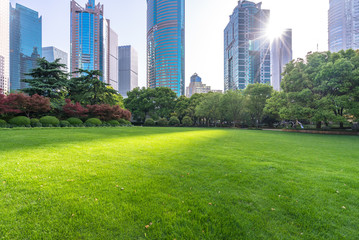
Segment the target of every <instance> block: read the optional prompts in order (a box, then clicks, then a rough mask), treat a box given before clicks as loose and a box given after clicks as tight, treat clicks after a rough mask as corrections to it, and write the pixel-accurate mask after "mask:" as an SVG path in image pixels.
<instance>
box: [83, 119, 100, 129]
mask: <svg viewBox="0 0 359 240" xmlns="http://www.w3.org/2000/svg"><path fill="white" fill-rule="evenodd" d="M100 125H102V122H101V120H100V119H98V118H90V119H87V120H86V122H85V126H86V127H97V126H100Z"/></svg>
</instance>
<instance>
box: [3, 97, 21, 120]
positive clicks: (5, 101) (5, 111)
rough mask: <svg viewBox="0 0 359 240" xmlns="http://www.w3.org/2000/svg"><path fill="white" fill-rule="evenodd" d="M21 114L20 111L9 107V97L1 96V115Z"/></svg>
mask: <svg viewBox="0 0 359 240" xmlns="http://www.w3.org/2000/svg"><path fill="white" fill-rule="evenodd" d="M17 113H21V111H20V110H18V109H16V108H14V107H13V106H11V105H9V99H8V96H6V95H4V94H0V115H8V114H17Z"/></svg>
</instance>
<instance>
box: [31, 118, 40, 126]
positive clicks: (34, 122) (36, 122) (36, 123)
mask: <svg viewBox="0 0 359 240" xmlns="http://www.w3.org/2000/svg"><path fill="white" fill-rule="evenodd" d="M30 125H31V127H42V124H41V123H40V120H39V119H37V118H31V119H30Z"/></svg>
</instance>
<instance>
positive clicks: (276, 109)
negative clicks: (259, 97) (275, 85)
mask: <svg viewBox="0 0 359 240" xmlns="http://www.w3.org/2000/svg"><path fill="white" fill-rule="evenodd" d="M285 107H287V98H286V94H285V93H284V92H278V91H273V93H272V96H271V98H269V99H267V103H266V106H265V108H264V115H266V116H268V118H269V119H272V120H273V121H276V122H279V121H281V120H282V118H281V116H280V114H279V113H280V110H281V109H282V108H285Z"/></svg>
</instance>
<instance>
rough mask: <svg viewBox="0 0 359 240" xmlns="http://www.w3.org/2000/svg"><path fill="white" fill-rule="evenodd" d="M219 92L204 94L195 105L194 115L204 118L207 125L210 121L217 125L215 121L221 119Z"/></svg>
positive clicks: (220, 95)
mask: <svg viewBox="0 0 359 240" xmlns="http://www.w3.org/2000/svg"><path fill="white" fill-rule="evenodd" d="M221 97H222V94H221V93H213V92H210V93H207V94H204V96H203V98H202V100H201V102H200V103H199V104H198V105H197V107H196V113H195V114H196V116H197V117H200V118H202V119H204V120H205V121H206V122H207V125H208V126H209V125H210V123H211V121H212V122H214V123H215V126H216V125H217V121H218V120H220V119H221V111H220V108H221Z"/></svg>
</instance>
